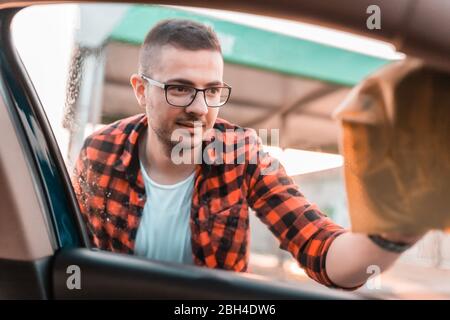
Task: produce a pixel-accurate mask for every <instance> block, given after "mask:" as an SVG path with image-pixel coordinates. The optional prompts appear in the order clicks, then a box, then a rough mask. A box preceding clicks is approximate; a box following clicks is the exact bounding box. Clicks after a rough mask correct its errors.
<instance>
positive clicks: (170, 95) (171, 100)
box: [140, 74, 231, 108]
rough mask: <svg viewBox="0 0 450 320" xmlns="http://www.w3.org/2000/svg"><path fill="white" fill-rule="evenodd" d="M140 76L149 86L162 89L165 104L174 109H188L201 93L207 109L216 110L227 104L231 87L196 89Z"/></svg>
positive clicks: (225, 85)
mask: <svg viewBox="0 0 450 320" xmlns="http://www.w3.org/2000/svg"><path fill="white" fill-rule="evenodd" d="M140 76H141V78H142V79H144V80H146V81H147V82H148V83H150V84H151V85H154V86H157V87H160V88H161V89H164V91H165V95H166V101H167V103H168V104H170V105H172V106H174V107H189V106H190V105H191V104H192V102H194V100H195V97H196V96H197V93H198V92H199V91H200V92H203V98H204V99H205V103H206V105H207V106H208V107H210V108H218V107H221V106H223V105H224V104H225V103H227V101H228V99H229V98H230V94H231V87H230V86H229V85H227V84H226V83H224V85H223V86H214V87H210V88H205V89H197V88H194V87H191V86H187V85H181V84H165V83H161V82H159V81H156V80H153V79H150V78H149V77H147V76H146V75H144V74H141V75H140Z"/></svg>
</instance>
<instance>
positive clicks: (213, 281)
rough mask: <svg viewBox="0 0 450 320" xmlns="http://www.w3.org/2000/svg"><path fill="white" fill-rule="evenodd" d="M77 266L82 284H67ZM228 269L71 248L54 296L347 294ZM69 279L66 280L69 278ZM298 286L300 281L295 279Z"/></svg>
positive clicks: (61, 256) (59, 263)
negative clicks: (71, 270)
mask: <svg viewBox="0 0 450 320" xmlns="http://www.w3.org/2000/svg"><path fill="white" fill-rule="evenodd" d="M73 265H75V266H78V267H79V271H80V272H79V275H80V289H68V286H67V282H69V283H74V282H73V281H72V280H73V279H74V278H70V279H69V277H71V276H73V275H74V273H67V270H68V268H69V267H70V266H73ZM251 278H252V276H249V275H245V274H236V273H233V272H230V271H223V270H211V269H207V268H199V267H195V266H187V265H179V264H172V263H162V262H154V261H150V260H146V259H143V258H139V257H136V256H130V255H124V254H117V253H110V252H106V251H95V250H89V249H69V250H63V251H61V252H59V253H57V255H56V258H55V261H54V265H53V290H54V298H55V299H120V298H122V299H346V298H353V299H354V298H355V297H357V296H356V295H353V294H350V293H340V292H334V291H331V290H330V291H328V290H327V289H325V290H327V291H326V292H327V293H324V291H313V290H309V289H308V290H302V289H301V288H296V287H294V286H293V285H290V284H289V285H288V284H282V283H277V282H269V281H268V280H265V279H254V277H253V279H251ZM68 280H69V281H68ZM299 286H300V284H299Z"/></svg>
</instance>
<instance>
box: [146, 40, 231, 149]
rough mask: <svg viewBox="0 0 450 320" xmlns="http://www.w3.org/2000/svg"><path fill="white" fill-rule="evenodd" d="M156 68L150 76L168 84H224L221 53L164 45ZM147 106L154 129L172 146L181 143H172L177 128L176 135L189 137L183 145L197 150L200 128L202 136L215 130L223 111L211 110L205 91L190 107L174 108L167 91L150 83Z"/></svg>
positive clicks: (199, 86) (163, 140)
mask: <svg viewBox="0 0 450 320" xmlns="http://www.w3.org/2000/svg"><path fill="white" fill-rule="evenodd" d="M153 66H154V67H153V68H152V70H151V72H149V73H150V74H149V76H150V77H151V78H153V79H154V80H156V81H159V82H162V83H165V84H183V85H190V86H192V87H196V88H199V89H203V88H207V87H212V86H220V85H222V79H223V59H222V55H221V54H220V52H217V51H212V50H198V51H191V50H184V49H178V48H175V47H173V46H164V47H162V48H161V49H160V52H159V57H158V60H157V62H156V63H153ZM145 107H146V112H147V115H148V119H149V126H150V129H151V130H153V131H154V132H155V133H156V136H157V137H158V139H159V140H160V141H161V142H162V143H163V144H164V145H166V146H168V147H173V146H174V145H176V144H178V143H180V141H179V139H178V138H177V141H171V137H172V134H173V133H174V132H175V130H177V129H178V130H177V131H176V132H175V133H176V134H177V133H180V132H182V133H184V134H182V135H181V136H183V137H186V138H187V139H183V143H182V144H183V146H186V147H193V146H195V145H198V143H201V139H202V136H199V135H198V134H197V135H195V138H194V132H195V133H198V132H200V128H199V127H201V132H202V133H205V131H206V130H208V129H210V128H212V127H213V125H214V123H215V121H216V118H217V114H218V112H219V108H209V107H207V105H206V103H205V99H204V97H203V93H202V92H198V93H197V96H196V98H195V100H194V101H193V102H192V104H191V105H190V106H188V107H185V108H183V107H174V106H172V105H170V104H168V102H167V101H166V98H165V93H164V90H163V89H161V88H160V87H157V86H153V85H149V84H147V88H146V90H145ZM197 126H198V127H197ZM179 129H182V130H179ZM194 130H195V131H194ZM174 136H175V135H174ZM170 149H171V148H170Z"/></svg>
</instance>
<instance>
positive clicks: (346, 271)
mask: <svg viewBox="0 0 450 320" xmlns="http://www.w3.org/2000/svg"><path fill="white" fill-rule="evenodd" d="M399 256H400V254H398V253H394V252H389V251H387V250H384V249H382V248H380V247H379V246H377V245H376V244H375V243H373V242H372V241H371V240H370V239H369V238H368V237H367V235H364V234H358V233H351V232H347V233H344V234H342V235H340V236H339V237H337V238H336V239H335V240H334V241H333V243H332V244H331V246H330V248H329V250H328V253H327V258H326V270H327V275H328V277H329V278H330V280H331V281H332V282H333V283H334V284H336V285H338V286H340V287H344V288H353V287H356V286H359V285H362V284H364V283H365V282H366V281H367V279H368V277H370V276H371V275H372V274H371V273H368V267H369V266H371V265H376V266H378V267H379V268H380V269H381V271H383V270H386V269H387V268H388V267H390V266H391V265H392V264H393V263H394V262H395V261H396V260H397V258H398V257H399Z"/></svg>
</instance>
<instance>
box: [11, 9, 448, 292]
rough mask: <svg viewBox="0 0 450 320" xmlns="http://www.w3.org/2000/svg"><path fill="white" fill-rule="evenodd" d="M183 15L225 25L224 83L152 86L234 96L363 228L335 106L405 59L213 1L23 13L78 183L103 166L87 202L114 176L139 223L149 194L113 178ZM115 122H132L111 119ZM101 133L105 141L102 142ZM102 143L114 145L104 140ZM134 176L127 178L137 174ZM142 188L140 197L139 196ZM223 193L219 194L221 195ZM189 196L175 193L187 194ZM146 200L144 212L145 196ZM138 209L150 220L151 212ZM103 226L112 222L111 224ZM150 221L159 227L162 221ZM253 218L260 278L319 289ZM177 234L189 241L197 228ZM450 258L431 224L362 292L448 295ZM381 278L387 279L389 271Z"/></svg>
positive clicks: (343, 216) (312, 183)
mask: <svg viewBox="0 0 450 320" xmlns="http://www.w3.org/2000/svg"><path fill="white" fill-rule="evenodd" d="M169 18H178V19H190V20H193V21H197V22H200V23H203V24H205V25H207V26H209V27H211V28H213V29H214V30H215V31H216V33H217V36H218V38H219V41H220V45H221V50H222V55H223V58H224V71H223V83H215V84H213V85H204V84H203V83H201V84H200V86H199V85H198V83H195V84H192V83H185V82H180V81H172V82H167V83H161V82H162V81H163V80H164V81H165V80H167V79H150V78H151V76H152V75H146V76H148V78H149V79H150V80H148V79H145V78H144V77H142V78H141V80H142V81H147V82H149V83H150V84H151V85H152V86H154V88H152V90H156V89H159V90H161V97H162V98H161V99H165V101H166V102H167V103H168V104H170V105H172V107H175V108H176V107H182V105H188V104H189V101H191V103H192V99H198V98H197V95H199V96H200V97H201V99H204V101H205V105H212V106H214V105H218V104H221V103H223V102H226V104H224V105H223V107H220V111H219V118H221V119H224V120H226V121H228V122H229V123H233V124H237V125H239V126H241V127H246V128H252V129H254V130H255V132H256V133H257V134H258V136H259V138H260V139H261V142H262V148H263V149H264V151H266V152H268V153H269V154H271V155H272V156H273V157H275V158H276V159H279V161H280V163H281V164H282V165H283V167H284V168H285V170H286V173H287V175H289V176H291V177H292V179H293V181H294V183H295V184H296V185H297V186H298V187H299V190H300V191H301V193H302V194H303V195H304V196H305V198H307V199H308V200H309V201H310V202H311V203H314V204H315V205H316V206H317V207H318V208H320V210H321V211H322V212H323V213H324V214H326V215H327V216H328V217H330V218H331V219H332V220H333V221H334V222H336V223H337V224H339V225H341V226H343V227H344V228H349V227H350V221H349V215H348V204H347V194H346V189H345V181H344V174H343V165H344V159H343V157H342V155H341V154H340V148H339V143H340V140H339V137H340V126H339V123H338V122H337V121H336V120H335V119H333V112H334V111H335V110H336V109H337V107H338V106H339V105H340V104H341V103H342V101H344V99H345V98H346V97H347V96H348V94H349V93H350V91H351V89H352V88H353V87H354V86H356V85H358V84H359V83H361V81H363V79H365V78H366V77H367V76H369V75H371V74H373V73H375V72H376V71H378V70H380V69H381V68H382V67H384V66H386V65H389V64H390V63H392V61H397V60H402V59H404V58H405V56H404V55H403V54H402V53H399V52H396V51H395V49H394V48H393V47H392V46H391V45H389V44H386V43H382V42H380V41H375V40H371V39H368V38H362V37H359V36H354V35H351V34H348V33H343V32H339V31H337V30H332V29H326V28H323V27H320V26H315V25H310V24H306V23H300V22H294V21H289V20H283V19H276V18H270V17H264V16H257V15H251V14H243V13H242V14H238V13H234V12H228V11H220V10H211V9H206V8H190V7H175V6H159V5H140V4H82V5H81V4H64V5H40V6H33V7H30V8H26V9H23V10H21V11H20V12H19V13H18V14H17V15H16V17H15V18H14V21H13V25H12V31H13V39H14V44H15V46H16V48H17V50H18V53H19V55H20V58H21V60H22V61H23V64H24V66H25V68H26V70H27V72H28V74H29V76H30V78H31V80H32V83H33V85H34V87H35V89H36V92H37V94H38V96H39V98H40V100H41V103H42V106H43V108H44V110H45V113H46V115H47V118H48V121H49V123H50V125H51V128H52V130H53V133H54V135H55V137H56V140H57V142H58V146H59V149H60V152H61V154H62V156H63V158H64V162H65V165H66V168H67V170H68V172H69V174H71V175H72V177H73V181H76V182H77V185H76V186H74V189H77V188H81V187H82V186H83V183H86V181H87V180H88V179H89V174H90V172H91V171H90V170H103V171H102V172H103V174H102V175H100V176H99V177H97V180H96V182H95V186H94V188H91V189H89V190H90V192H91V193H86V194H84V197H83V201H84V203H82V204H81V206H83V205H86V203H94V202H96V201H100V200H98V198H99V195H98V193H97V192H101V191H99V190H100V189H102V188H103V189H104V188H106V186H104V185H103V184H104V183H106V182H105V181H108V183H110V184H116V183H117V185H115V186H114V190H115V191H116V192H115V193H113V194H111V192H108V193H106V194H104V197H106V198H113V201H109V200H108V201H106V202H105V203H106V205H108V206H111V208H110V207H108V208H110V209H108V210H113V211H114V210H116V211H115V212H117V215H116V216H115V218H114V219H116V220H115V221H113V222H114V226H115V227H116V228H119V229H126V228H127V227H126V226H122V225H123V224H127V223H129V220H127V221H125V220H126V218H124V217H123V216H122V215H123V214H125V213H124V212H125V211H126V210H127V209H126V208H130V207H131V204H130V201H139V200H130V199H131V198H130V197H131V196H130V194H127V195H128V197H125V196H123V192H121V190H122V189H121V188H126V187H124V186H123V185H121V184H120V183H119V182H112V180H111V179H109V178H110V177H111V175H112V173H111V172H110V171H108V170H107V168H109V167H114V168H115V169H114V170H118V171H120V168H125V167H127V166H128V165H130V162H129V161H130V160H129V158H133V157H136V154H132V153H130V152H131V151H130V150H135V149H131V146H132V145H133V143H138V142H137V141H135V138H133V135H131V136H130V132H132V130H134V129H135V128H137V127H139V126H138V124H139V121H142V117H143V116H144V115H145V112H146V109H145V107H144V108H143V107H142V106H141V105H140V103H139V99H138V97H137V95H136V94H135V92H134V91H133V87H132V85H131V84H130V77H131V75H132V74H139V49H140V46H141V44H142V42H143V41H144V39H145V37H146V34H147V32H148V31H149V30H150V28H151V27H153V26H154V25H156V24H157V23H158V22H160V21H162V20H164V19H169ZM197 76H198V75H197ZM205 77H206V76H205ZM172 80H173V79H172ZM219 80H222V79H219ZM193 87H196V89H200V90H195V88H194V89H193ZM211 88H212V89H211ZM230 88H231V89H230ZM205 89H208V90H209V91H208V90H206V91H205ZM146 90H147V89H146ZM202 90H203V91H202ZM152 92H156V91H152ZM217 92H219V95H217ZM194 94H195V95H196V96H194ZM202 95H203V97H202ZM191 98H192V99H191ZM227 99H228V100H227ZM195 101H197V100H195ZM195 103H197V102H195ZM195 103H194V104H195ZM210 109H212V108H210ZM208 110H209V109H208ZM210 112H212V111H210ZM139 115H141V116H139ZM122 119H133V120H129V121H128V122H126V124H125V125H123V124H122V125H119V123H120V122H117V121H120V120H122ZM113 123H116V124H118V125H116V126H111V124H113ZM184 125H185V126H186V124H184ZM162 129H164V128H162ZM162 129H161V130H162ZM162 132H163V131H162ZM99 133H101V134H100V135H99ZM163 133H164V132H163ZM163 133H161V134H163ZM93 134H94V135H95V137H97V139H93V138H92V137H93ZM133 139H134V140H133ZM127 141H128V144H127ZM130 141H131V142H130ZM88 143H91V144H90V145H89V144H88ZM99 145H101V147H102V149H101V150H100V149H99V148H97V149H96V147H93V146H97V147H98V146H99ZM89 148H90V149H89ZM127 148H130V149H127ZM94 149H95V150H94ZM136 150H137V149H136ZM88 157H91V158H90V160H91V161H90V162H89V163H88V164H87V162H83V161H81V160H86V158H88ZM102 157H103V158H102ZM80 159H81V160H80ZM99 159H104V161H105V162H101V161H100V160H99ZM137 165H142V166H143V168H145V163H142V162H137ZM100 167H101V168H100ZM99 168H100V169H99ZM111 170H112V169H111ZM123 172H125V173H121V174H122V175H126V172H128V171H126V170H124V171H123ZM144 172H145V171H144ZM219 177H220V176H219ZM222 177H225V174H224V175H223V176H222ZM227 177H228V176H227ZM149 178H150V179H148V180H149V181H150V182H152V181H153V183H154V185H161V184H162V185H164V183H161V181H160V180H158V175H153V176H151V174H150V177H149ZM185 178H186V179H187V178H189V176H188V177H185ZM142 179H144V176H142ZM152 179H153V180H152ZM218 179H219V180H220V178H218ZM137 180H139V177H137V176H124V178H123V179H122V180H121V181H134V183H135V185H136V186H139V185H140V186H141V189H142V186H145V187H147V185H145V181H141V182H139V181H137ZM158 181H159V183H158ZM183 181H185V180H183ZM169 184H170V183H169ZM80 186H81V187H80ZM194 187H195V188H197V187H198V188H200V186H197V185H194ZM133 188H134V187H132V188H131V189H133ZM136 188H137V187H136ZM131 189H127V190H131ZM124 190H125V189H124ZM133 190H134V189H133ZM155 190H156V189H155ZM199 190H200V189H199ZM212 190H213V189H212ZM227 190H229V189H227ZM75 192H77V190H75ZM133 192H135V191H128V193H133ZM192 192H196V189H195V190H194V191H192ZM211 192H213V191H211ZM220 192H221V190H219V191H217V194H220ZM133 194H134V193H133ZM138 194H139V193H138V192H137V191H136V197H138ZM163 194H168V193H163ZM148 197H149V195H148V194H147V198H148ZM156 197H157V196H156ZM100 198H101V197H100ZM214 199H215V198H214V196H211V198H210V199H209V201H212V202H213V201H214ZM227 199H228V198H227ZM179 200H180V199H178V198H177V197H174V200H173V201H174V203H175V202H177V201H179ZM180 201H181V200H180ZM230 201H231V200H230ZM136 203H141V204H142V205H143V206H144V202H136ZM174 203H172V204H174ZM156 204H158V203H157V201H156ZM124 208H125V209H124ZM209 208H212V206H210V207H209ZM81 209H82V210H83V208H81ZM222 209H223V210H222V211H220V212H222V213H224V216H222V217H221V218H217V219H216V220H215V221H211V223H212V225H213V226H214V227H215V228H216V229H215V230H219V231H220V228H222V229H224V230H225V229H226V226H227V225H229V224H231V222H230V221H231V218H230V217H232V215H233V212H234V211H233V210H237V209H235V207H234V206H230V205H229V206H228V207H227V206H226V205H225V206H224V207H223V208H222ZM133 210H134V211H133V214H134V215H138V214H137V211H136V210H138V209H136V208H134V209H133ZM211 210H213V209H211ZM108 219H110V218H109V217H106V216H104V215H103V213H102V212H97V213H96V216H95V219H94V218H93V220H92V221H90V223H89V224H88V228H87V230H88V232H89V230H90V228H91V229H92V228H97V227H98V228H99V229H98V230H100V231H101V232H108V230H107V229H108V228H109V227H110V226H111V223H113V222H111V221H110V220H108ZM153 219H156V218H154V217H153ZM221 219H222V220H221ZM154 221H159V220H152V223H153V222H154ZM266 222H267V220H266ZM101 223H104V225H102V226H100V227H99V226H98V224H101ZM148 223H149V226H153V228H155V224H152V223H150V222H148ZM160 223H161V226H163V225H164V224H165V223H167V221H166V220H164V219H162V220H161V221H160ZM242 223H245V221H241V220H239V219H237V222H236V224H237V225H238V226H241V224H242ZM249 225H250V229H249V230H251V233H250V236H249V237H250V238H249V241H248V245H249V246H250V258H249V261H250V262H249V265H248V269H247V272H250V273H255V274H260V275H265V276H268V277H271V278H275V279H277V280H280V281H287V282H295V283H301V284H302V285H303V286H305V287H308V286H310V287H315V286H319V285H318V284H317V283H316V282H314V281H312V280H311V279H309V277H308V276H307V275H306V273H305V271H304V270H302V269H301V268H300V267H299V266H298V263H297V262H296V260H295V259H293V258H292V256H291V254H289V253H288V252H286V251H283V250H280V243H279V241H278V240H277V239H276V238H275V237H274V236H273V234H272V233H271V232H270V231H269V228H268V227H267V223H264V219H261V217H258V215H257V214H255V212H253V211H252V212H251V214H250V222H249ZM121 226H122V227H121ZM159 227H160V225H158V226H157V227H156V229H158V228H159ZM175 230H176V231H175V234H176V235H178V234H180V233H181V234H182V233H183V232H184V231H180V230H179V229H175ZM224 230H222V232H225V233H226V232H228V231H224ZM245 230H247V229H245ZM134 232H135V233H136V232H137V230H134ZM122 236H123V233H117V239H116V238H114V239H113V240H114V241H116V242H119V244H117V250H118V251H121V252H126V244H127V243H129V242H127V240H126V239H125V240H123V239H122V238H121V237H122ZM139 236H142V237H144V235H142V234H141V233H138V235H137V237H138V238H137V239H139ZM134 237H136V234H134ZM128 240H129V239H128ZM92 241H93V245H94V246H101V245H102V243H101V242H102V238H96V239H92ZM154 241H157V239H154ZM180 241H181V240H180ZM183 241H185V243H187V244H189V242H190V241H189V240H186V239H185V240H183ZM147 249H148V248H147ZM194 249H195V248H194ZM142 250H143V251H145V250H146V249H142ZM148 250H150V249H148ZM242 250H243V249H242ZM449 252H450V237H449V236H448V235H447V234H445V233H443V232H440V231H433V232H430V233H429V234H428V235H427V236H426V237H424V238H423V239H422V240H421V241H420V242H419V243H418V244H416V245H415V246H414V247H413V248H411V249H410V250H408V251H407V252H406V253H405V254H404V255H403V256H402V257H401V258H400V260H399V261H398V262H397V263H396V264H395V265H394V267H393V268H392V269H390V270H389V271H388V272H386V273H385V274H383V275H382V276H379V277H376V278H375V277H374V278H373V279H372V280H373V281H372V282H371V283H369V284H368V285H366V286H363V287H362V288H361V289H359V290H360V291H361V292H362V293H367V294H370V295H372V296H379V297H386V298H390V297H397V298H411V297H424V298H427V297H447V298H448V297H450V287H449V286H448V283H447V282H445V281H442V279H444V278H446V277H447V278H448V276H449V275H450V269H449V268H450V256H449ZM189 259H190V258H189ZM368 272H369V273H373V274H374V276H376V275H377V272H376V270H372V271H370V270H368Z"/></svg>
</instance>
